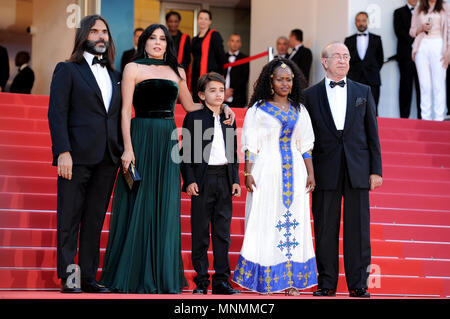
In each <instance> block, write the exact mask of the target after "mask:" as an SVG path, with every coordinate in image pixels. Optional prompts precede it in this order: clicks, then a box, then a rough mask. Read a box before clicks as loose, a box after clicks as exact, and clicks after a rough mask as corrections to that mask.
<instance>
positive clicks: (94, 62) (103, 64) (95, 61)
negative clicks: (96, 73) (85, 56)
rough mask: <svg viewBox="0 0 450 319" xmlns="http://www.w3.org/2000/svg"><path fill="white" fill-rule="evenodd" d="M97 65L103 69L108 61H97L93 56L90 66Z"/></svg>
mask: <svg viewBox="0 0 450 319" xmlns="http://www.w3.org/2000/svg"><path fill="white" fill-rule="evenodd" d="M97 63H98V64H100V66H101V67H105V66H107V65H108V61H107V60H106V59H103V58H102V59H99V58H97V57H96V56H95V57H94V59H92V65H95V64H97Z"/></svg>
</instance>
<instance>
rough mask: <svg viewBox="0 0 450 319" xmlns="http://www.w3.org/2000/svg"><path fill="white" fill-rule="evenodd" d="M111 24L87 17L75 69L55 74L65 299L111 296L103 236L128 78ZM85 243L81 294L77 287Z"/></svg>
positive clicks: (68, 65)
mask: <svg viewBox="0 0 450 319" xmlns="http://www.w3.org/2000/svg"><path fill="white" fill-rule="evenodd" d="M114 53H115V48H114V42H113V39H112V38H111V33H110V31H109V28H108V25H107V23H106V21H105V20H104V18H102V17H101V16H98V15H91V16H87V17H85V18H83V19H82V20H81V22H80V27H79V28H78V29H77V32H76V35H75V46H74V49H73V52H72V56H71V57H70V60H69V61H68V62H61V63H58V65H57V66H56V68H55V71H54V73H53V79H52V83H51V88H50V102H49V110H48V120H49V126H50V133H51V137H52V151H53V165H55V166H58V188H57V191H58V194H57V272H58V278H61V280H62V288H61V292H69V293H74V292H81V291H83V292H93V293H105V292H109V290H108V289H107V288H106V287H104V286H101V285H99V284H98V283H97V282H96V275H97V269H98V264H99V256H100V236H101V230H102V227H103V222H104V218H105V214H106V210H107V208H108V204H109V200H110V198H111V193H112V189H113V185H114V181H115V177H116V174H117V169H118V166H119V163H120V157H121V155H122V152H123V143H122V134H121V131H120V118H121V104H122V98H121V92H120V73H119V72H117V71H115V70H114V69H113V61H114ZM78 242H79V254H78V259H79V270H80V272H81V289H80V287H78V285H77V283H76V282H75V285H74V284H73V282H72V281H71V280H68V279H72V276H71V275H72V274H71V273H68V269H70V267H69V266H71V265H73V264H74V258H75V255H76V254H77V246H78Z"/></svg>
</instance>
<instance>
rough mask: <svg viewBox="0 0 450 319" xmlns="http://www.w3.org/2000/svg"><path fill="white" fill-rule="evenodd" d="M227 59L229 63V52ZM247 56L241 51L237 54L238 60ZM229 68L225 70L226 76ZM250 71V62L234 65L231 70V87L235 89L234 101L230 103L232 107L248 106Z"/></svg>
mask: <svg viewBox="0 0 450 319" xmlns="http://www.w3.org/2000/svg"><path fill="white" fill-rule="evenodd" d="M225 57H226V61H227V63H228V58H229V57H230V54H229V53H228V52H227V53H226V55H225ZM246 57H247V56H246V55H245V54H243V53H241V52H239V54H238V55H237V56H236V61H238V60H241V59H244V58H246ZM226 72H227V70H225V76H226V74H227V73H226ZM249 73H250V68H249V64H248V63H245V64H241V65H238V66H234V67H232V68H231V71H230V87H231V88H232V89H233V90H234V91H233V101H232V102H231V103H228V104H229V106H230V107H246V106H247V85H248V77H249Z"/></svg>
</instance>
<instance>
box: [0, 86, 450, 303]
mask: <svg viewBox="0 0 450 319" xmlns="http://www.w3.org/2000/svg"><path fill="white" fill-rule="evenodd" d="M47 106H48V97H47V96H27V95H16V94H8V93H0V290H3V291H2V292H1V293H0V295H3V296H5V293H7V292H11V291H14V290H58V288H59V281H58V279H57V277H56V258H55V257H56V248H55V247H56V212H55V209H56V169H55V168H54V167H52V166H51V164H50V163H51V141H50V134H49V130H48V122H47ZM236 113H237V125H238V127H242V123H243V119H244V111H243V110H236ZM176 114H177V115H176V122H177V126H178V127H181V123H182V120H183V117H184V112H183V110H182V109H181V108H180V107H178V109H177V113H176ZM379 127H380V137H381V148H382V153H383V154H382V155H383V171H384V184H383V186H382V188H380V189H379V190H377V191H375V192H374V193H372V194H371V208H372V209H371V238H372V256H373V257H372V264H373V268H372V276H371V278H370V287H371V288H370V289H369V291H370V292H371V294H372V295H373V296H375V297H376V296H395V297H405V296H406V297H450V123H449V122H444V123H436V122H425V121H416V120H401V119H387V118H380V119H379ZM239 136H240V134H239ZM241 180H242V181H243V180H244V179H243V176H242V167H241ZM244 203H245V190H244V191H243V196H242V197H241V198H239V199H236V200H235V202H234V218H233V222H232V226H231V232H232V239H231V254H230V262H231V266H232V268H234V266H235V264H236V261H237V258H238V254H239V251H240V248H241V244H242V240H243V234H244V214H245V212H244V206H245V205H244ZM181 207H182V208H181V216H182V219H181V223H182V249H183V260H184V266H185V270H186V277H187V279H188V281H189V289H192V288H193V283H192V278H193V275H194V273H193V268H192V263H191V260H190V248H191V243H190V232H189V230H190V225H189V223H190V218H189V207H190V202H189V200H188V197H187V196H186V195H185V194H184V195H183V196H182V205H181ZM109 217H110V215H109V213H108V215H107V218H106V221H105V225H104V229H103V236H102V242H101V248H102V251H101V260H100V266H101V264H102V261H103V255H104V253H105V247H106V243H107V237H108V225H109ZM311 223H313V222H312V221H311ZM341 244H342V240H341ZM341 255H342V247H341ZM210 257H211V258H212V255H211V253H210ZM342 259H343V258H342V256H341V267H340V273H341V275H340V278H339V285H338V293H340V295H341V296H345V295H347V293H348V292H347V288H346V283H345V276H344V266H343V260H342ZM211 265H212V263H211ZM211 270H212V267H211ZM312 290H315V288H313V289H311V290H308V291H306V292H307V294H306V295H307V296H310V292H311V291H312ZM49 294H50V293H49ZM27 295H28V296H29V297H30V298H34V297H33V296H35V294H32V293H25V296H27ZM50 295H51V294H50ZM9 296H10V297H11V296H12V297H13V298H14V296H16V297H17V296H24V294H21V293H19V292H14V293H11V294H9ZM183 296H187V295H183ZM245 296H255V297H256V296H257V295H253V294H245ZM20 298H21V297H20ZM50 298H52V297H50Z"/></svg>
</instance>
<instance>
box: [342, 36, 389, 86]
mask: <svg viewBox="0 0 450 319" xmlns="http://www.w3.org/2000/svg"><path fill="white" fill-rule="evenodd" d="M356 38H357V35H356V34H354V35H352V36H350V37H348V38H346V39H345V42H344V43H345V45H346V46H347V48H348V50H349V52H350V56H351V59H350V70H349V72H348V78H349V79H351V80H353V81H356V82H360V83H364V84H367V85H370V86H380V85H381V77H380V70H381V67H382V66H383V63H384V53H383V44H382V42H381V37H380V36H378V35H375V34H372V33H369V45H368V47H367V52H366V55H365V57H364V60H361V58H360V57H359V54H358V49H357V46H356Z"/></svg>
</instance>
